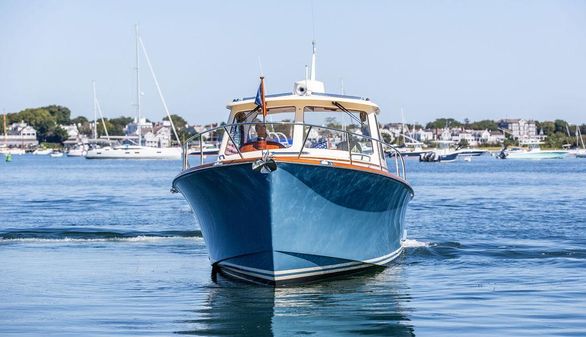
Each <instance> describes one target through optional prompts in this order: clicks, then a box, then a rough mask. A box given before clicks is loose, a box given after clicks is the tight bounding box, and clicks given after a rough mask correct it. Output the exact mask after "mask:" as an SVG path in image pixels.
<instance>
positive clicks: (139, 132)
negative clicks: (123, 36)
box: [134, 25, 142, 146]
mask: <svg viewBox="0 0 586 337" xmlns="http://www.w3.org/2000/svg"><path fill="white" fill-rule="evenodd" d="M134 28H135V30H136V133H137V135H138V145H139V146H141V145H142V139H141V138H142V137H141V136H142V135H141V133H142V130H141V125H140V68H139V67H140V45H139V43H140V42H139V38H140V37H139V35H138V25H135V26H134Z"/></svg>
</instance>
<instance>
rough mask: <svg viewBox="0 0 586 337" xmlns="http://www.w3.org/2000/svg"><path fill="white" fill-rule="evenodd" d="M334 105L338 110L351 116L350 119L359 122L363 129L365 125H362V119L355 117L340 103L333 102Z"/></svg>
mask: <svg viewBox="0 0 586 337" xmlns="http://www.w3.org/2000/svg"><path fill="white" fill-rule="evenodd" d="M332 104H333V105H335V106H337V107H338V109H340V110H342V111H344V112H345V113H346V114H347V115H348V116H350V118H352V119H353V120H355V121H356V122H358V124H360V126H361V127H363V126H364V123H362V121H361V120H360V118H358V117H356V116H354V115H353V114H352V113H351V112H350V111H349V110H348V109H346V108H345V107H344V106H343V105H342V104H340V103H338V102H335V101H334V102H332Z"/></svg>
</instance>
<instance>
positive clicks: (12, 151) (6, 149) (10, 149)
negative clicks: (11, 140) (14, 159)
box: [0, 147, 25, 155]
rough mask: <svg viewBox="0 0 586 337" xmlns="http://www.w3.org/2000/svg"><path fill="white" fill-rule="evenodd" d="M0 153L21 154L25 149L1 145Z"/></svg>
mask: <svg viewBox="0 0 586 337" xmlns="http://www.w3.org/2000/svg"><path fill="white" fill-rule="evenodd" d="M0 154H5V155H8V154H11V155H22V154H25V150H24V149H20V148H17V147H1V148H0Z"/></svg>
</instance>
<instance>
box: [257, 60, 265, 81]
mask: <svg viewBox="0 0 586 337" xmlns="http://www.w3.org/2000/svg"><path fill="white" fill-rule="evenodd" d="M258 69H259V70H260V76H261V77H263V76H264V73H263V71H262V62H260V56H259V57H258Z"/></svg>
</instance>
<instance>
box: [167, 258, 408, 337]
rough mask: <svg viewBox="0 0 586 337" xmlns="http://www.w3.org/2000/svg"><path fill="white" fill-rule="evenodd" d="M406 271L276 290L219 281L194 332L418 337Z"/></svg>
mask: <svg viewBox="0 0 586 337" xmlns="http://www.w3.org/2000/svg"><path fill="white" fill-rule="evenodd" d="M402 274H403V272H402V267H401V266H400V265H394V266H392V267H390V268H388V269H385V270H379V271H374V272H369V273H366V274H364V273H363V274H360V275H354V276H348V277H345V278H344V279H338V280H332V281H328V282H321V283H316V284H308V285H303V286H296V287H284V288H276V289H274V288H271V287H262V286H256V285H249V284H245V283H240V282H234V281H230V280H227V279H225V278H222V277H218V282H217V283H216V284H213V285H212V286H210V287H209V288H208V289H207V290H208V297H207V301H206V302H205V303H204V304H203V305H202V306H201V308H199V309H197V310H194V312H193V316H195V319H194V320H190V321H188V322H184V323H188V326H189V328H188V329H187V330H185V331H177V332H176V333H179V334H189V335H198V336H226V335H238V336H288V335H305V334H317V335H324V334H327V335H345V336H356V335H371V336H373V335H374V336H379V335H384V336H415V334H414V329H413V326H412V325H411V322H410V320H409V312H410V309H409V302H410V297H409V295H408V291H407V286H406V283H405V282H404V281H403V278H402Z"/></svg>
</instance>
